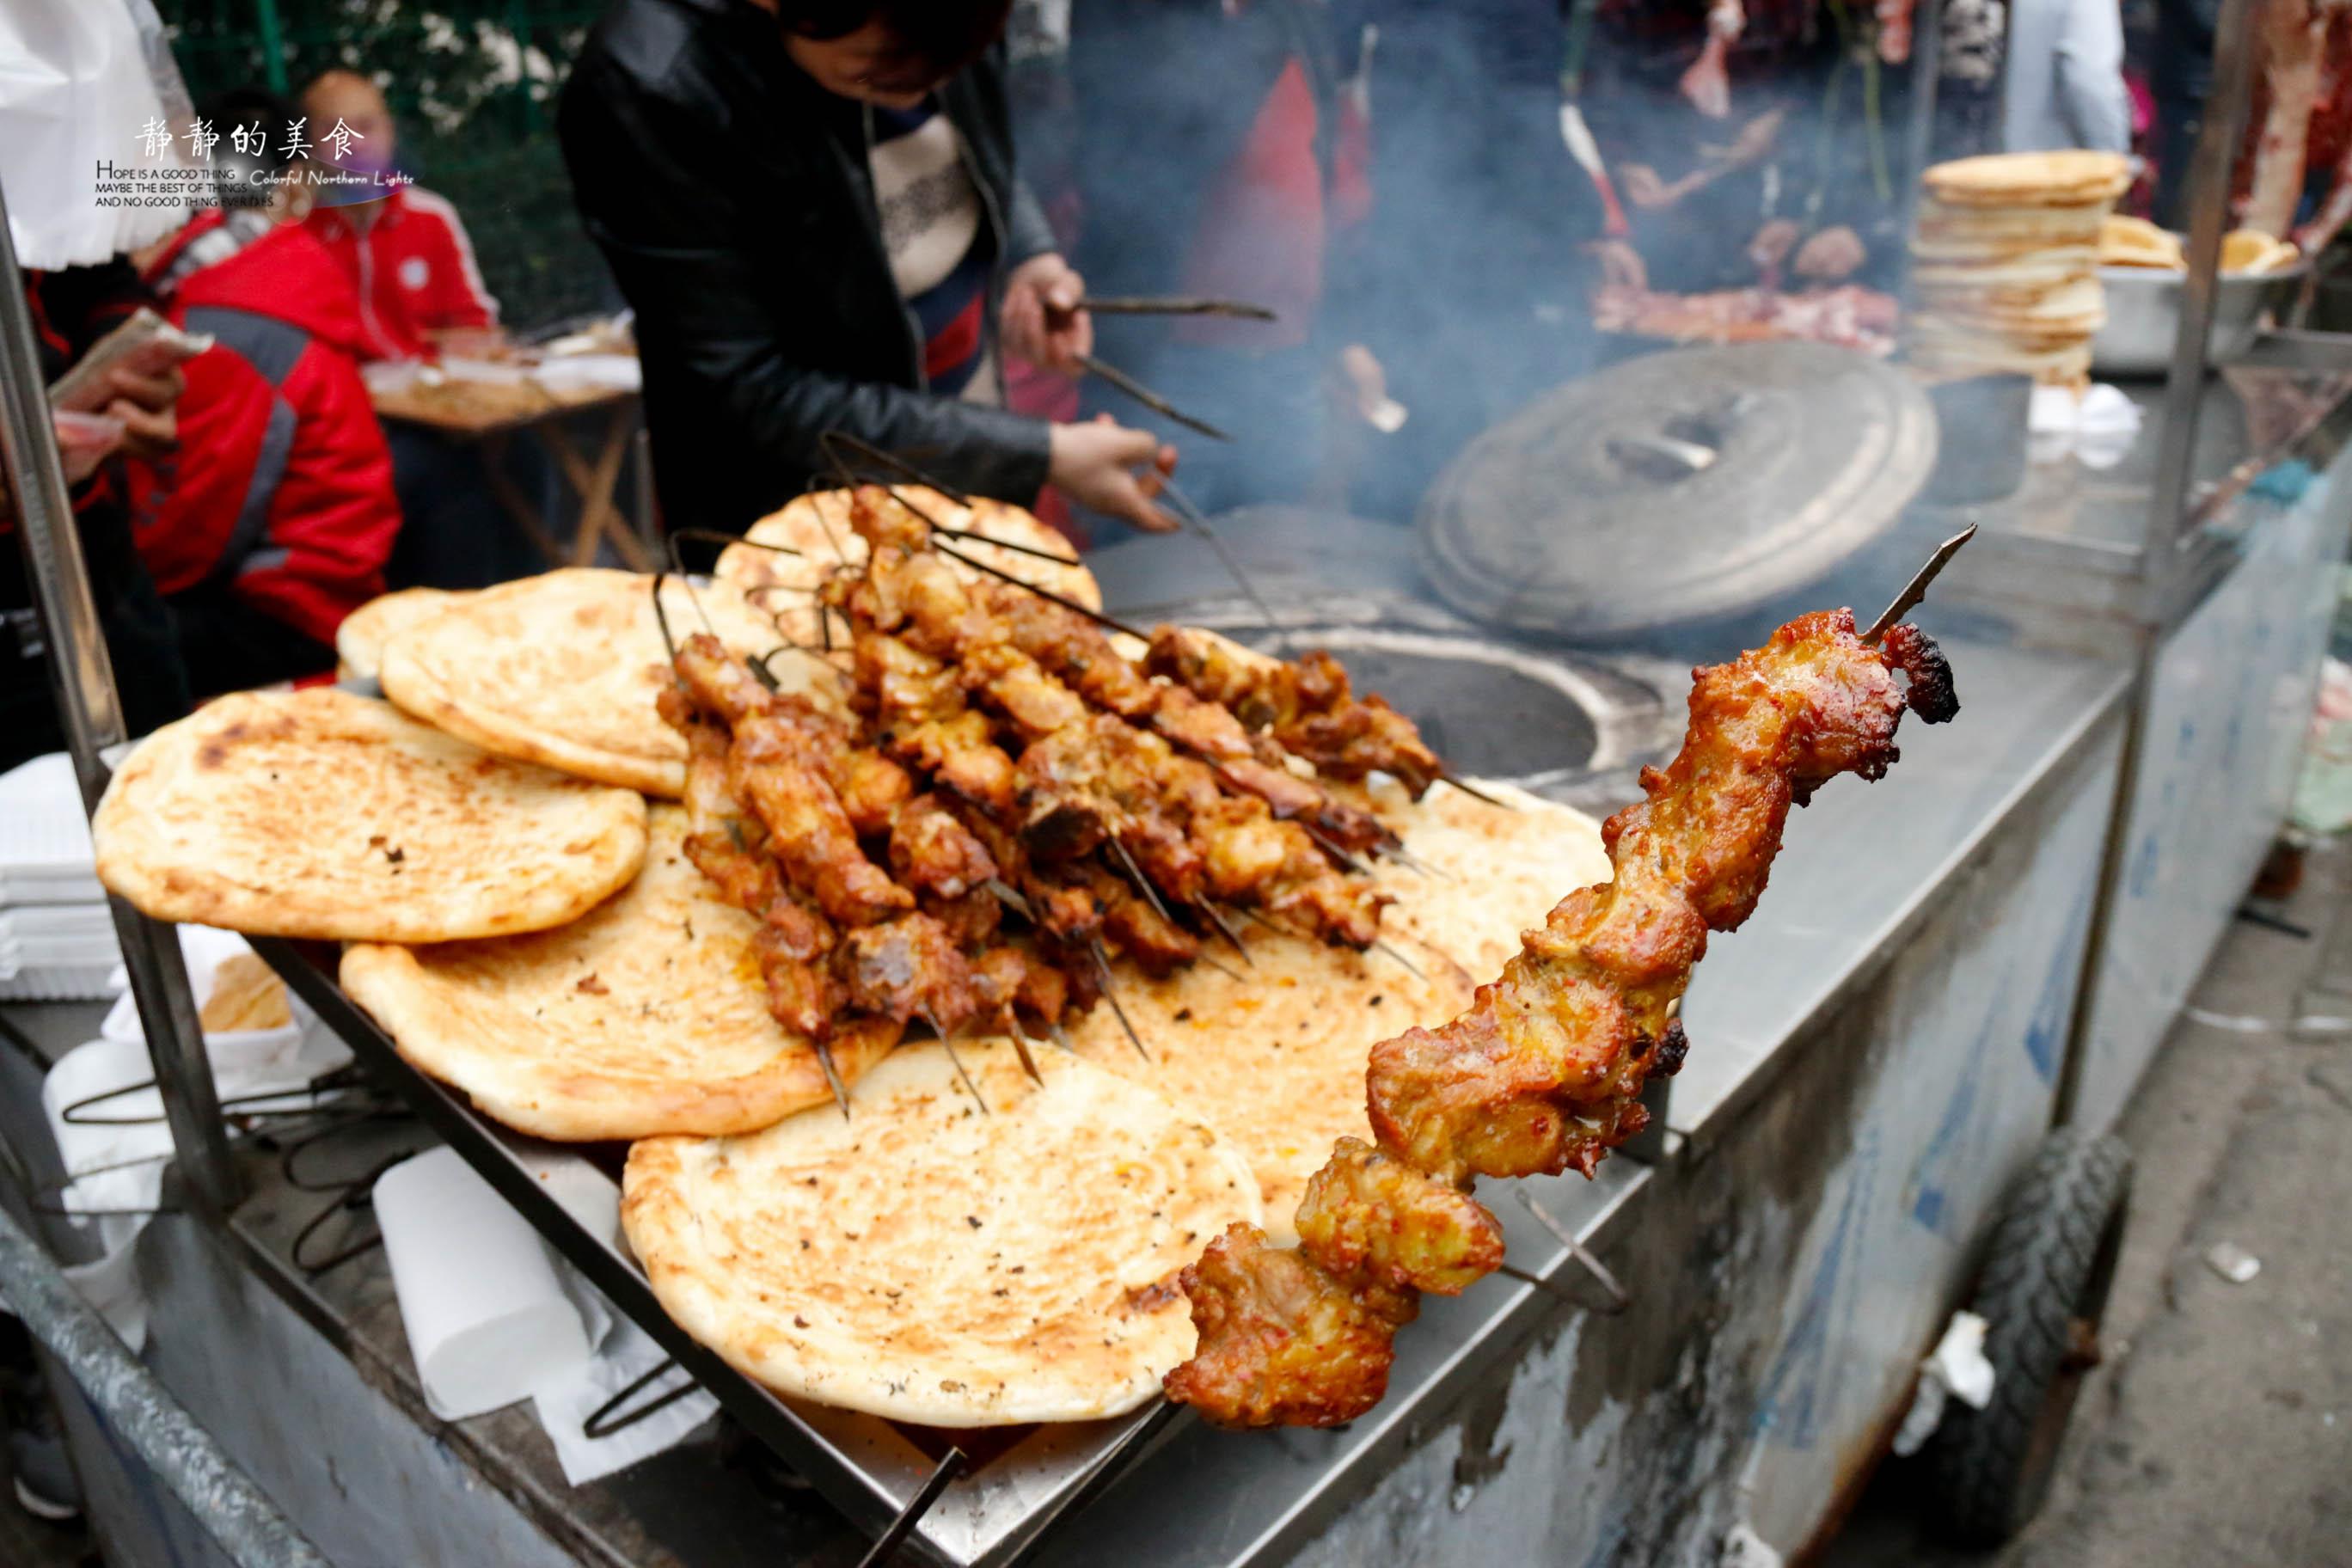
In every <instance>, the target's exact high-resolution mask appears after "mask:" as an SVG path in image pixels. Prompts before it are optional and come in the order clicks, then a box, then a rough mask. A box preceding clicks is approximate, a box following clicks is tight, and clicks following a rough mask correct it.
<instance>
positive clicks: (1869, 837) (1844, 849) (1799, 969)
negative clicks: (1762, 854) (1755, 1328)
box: [1667, 615, 2129, 1142]
mask: <svg viewBox="0 0 2352 1568" xmlns="http://www.w3.org/2000/svg"><path fill="white" fill-rule="evenodd" d="M1921 618H1922V620H1923V621H1925V622H1926V623H1927V624H1928V625H1929V626H1931V627H1932V626H1933V625H1934V622H1935V617H1934V616H1932V615H1929V616H1922V617H1921ZM1943 647H1944V651H1945V653H1946V654H1947V655H1948V657H1949V658H1950V659H1951V662H1952V670H1953V676H1954V679H1955V680H1956V681H1957V683H1958V688H1959V694H1960V712H1959V716H1958V718H1957V719H1955V720H1954V721H1952V722H1951V723H1949V724H1946V725H1943V726H1940V727H1934V728H1931V727H1930V726H1927V725H1925V724H1922V723H1920V722H1919V721H1917V720H1916V719H1907V720H1906V721H1905V723H1904V725H1903V729H1902V731H1901V737H1900V739H1901V744H1902V750H1903V756H1902V760H1901V761H1900V762H1898V763H1895V767H1894V770H1893V771H1892V772H1890V773H1888V774H1887V776H1886V777H1885V779H1883V780H1881V781H1879V782H1878V783H1876V784H1862V783H1860V782H1858V781H1856V780H1853V779H1839V780H1837V781H1836V782H1835V783H1833V784H1830V785H1829V786H1828V787H1827V788H1825V789H1824V790H1822V793H1821V794H1820V795H1818V796H1817V797H1816V798H1815V800H1814V803H1813V805H1811V807H1810V808H1808V809H1805V810H1801V811H1797V812H1793V813H1791V814H1790V820H1789V829H1788V835H1787V837H1786V840H1785V852H1784V853H1783V854H1782V855H1781V857H1780V859H1779V860H1778V861H1777V862H1775V863H1774V865H1773V868H1772V879H1771V884H1770V886H1769V889H1768V890H1767V891H1766V893H1765V895H1764V901H1763V903H1762V904H1761V905H1760V906H1759V909H1758V911H1757V914H1756V916H1755V918H1754V919H1753V920H1752V921H1749V922H1748V925H1747V926H1746V927H1745V928H1744V929H1742V930H1740V931H1735V932H1732V933H1730V934H1728V935H1721V936H1716V937H1712V938H1710V939H1709V940H1708V943H1707V953H1706V961H1705V962H1704V963H1701V964H1700V965H1699V967H1698V970H1697V973H1696V976H1695V978H1694V979H1693V981H1692V983H1691V989H1690V994H1689V996H1688V998H1687V999H1686V1000H1685V1003H1684V1005H1683V1022H1684V1026H1685V1029H1686V1030H1687V1031H1688V1033H1689V1035H1690V1040H1691V1051H1690V1058H1689V1060H1688V1061H1687V1062H1686V1063H1685V1066H1684V1068H1683V1070H1682V1073H1681V1075H1680V1076H1679V1077H1677V1078H1676V1079H1675V1080H1674V1098H1673V1100H1671V1102H1670V1110H1669V1113H1668V1117H1667V1125H1668V1126H1669V1128H1671V1129H1672V1130H1673V1131H1675V1132H1677V1133H1680V1134H1682V1135H1683V1136H1685V1137H1687V1138H1695V1139H1698V1140H1700V1141H1702V1142H1703V1141H1705V1139H1706V1137H1707V1135H1708V1134H1709V1132H1710V1131H1713V1130H1714V1129H1715V1128H1717V1127H1718V1126H1719V1125H1720V1124H1721V1123H1722V1122H1723V1121H1725V1120H1726V1119H1727V1118H1728V1117H1730V1116H1733V1115H1735V1114H1736V1113H1737V1112H1738V1109H1739V1108H1740V1107H1741V1106H1743V1105H1745V1104H1747V1103H1748V1101H1749V1100H1752V1099H1754V1098H1755V1096H1757V1095H1758V1094H1760V1093H1762V1092H1763V1091H1764V1089H1765V1086H1766V1084H1767V1083H1768V1082H1769V1076H1770V1075H1769V1070H1768V1069H1769V1066H1770V1063H1771V1060H1772V1058H1773V1057H1774V1056H1775V1054H1776V1053H1778V1052H1780V1051H1781V1050H1782V1049H1784V1048H1786V1047H1790V1046H1791V1045H1792V1044H1794V1043H1796V1042H1799V1041H1801V1039H1802V1038H1803V1037H1804V1036H1805V1034H1806V1032H1807V1030H1808V1028H1809V1027H1810V1026H1811V1025H1812V1024H1813V1023H1814V1022H1815V1021H1817V1020H1819V1019H1820V1018H1822V1017H1823V1016H1826V1015H1827V1014H1828V1013H1829V1012H1830V1011H1831V1010H1832V1008H1833V1007H1834V1006H1835V1005H1837V1003H1838V1002H1839V1001H1840V999H1842V998H1843V997H1845V996H1847V995H1851V994H1853V992H1854V991H1855V990H1857V989H1859V988H1860V987H1861V986H1862V985H1863V984H1865V983H1866V982H1867V981H1868V979H1869V977H1870V976H1871V974H1872V973H1874V972H1875V966H1876V964H1877V963H1878V962H1879V961H1880V960H1882V959H1884V958H1885V956H1886V955H1888V954H1890V953H1891V952H1894V951H1895V949H1896V948H1897V947H1898V946H1899V945H1900V944H1901V941H1902V937H1903V935H1904V933H1905V932H1906V931H1907V930H1908V929H1909V928H1910V926H1911V925H1912V923H1913V922H1914V921H1916V919H1918V918H1919V917H1920V916H1921V915H1922V914H1923V913H1924V912H1925V911H1926V910H1927V908H1928V907H1929V906H1930V905H1932V904H1933V902H1934V901H1935V900H1936V898H1937V894H1938V891H1939V890H1940V889H1941V888H1942V887H1943V886H1944V884H1945V882H1946V880H1947V879H1948V878H1949V877H1950V876H1951V875H1952V874H1953V873H1954V872H1955V871H1957V870H1958V868H1959V867H1960V866H1961V865H1962V864H1963V863H1964V862H1965V861H1966V860H1967V858H1968V856H1969V851H1970V850H1971V849H1972V848H1973V847H1975V846H1976V845H1978V844H1979V843H1981V842H1982V841H1983V840H1984V839H1985V838H1986V837H1989V836H1990V834H1991V833H1992V832H1993V831H1994V830H1995V829H1996V828H1997V827H1998V826H2000V822H2001V820H2002V819H2003V818H2004V817H2005V816H2007V814H2008V812H2009V811H2010V810H2011V808H2012V807H2014V806H2015V805H2017V804H2018V803H2019V802H2020V801H2021V800H2022V799H2023V798H2024V797H2025V796H2026V795H2029V794H2030V793H2031V792H2032V789H2033V787H2034V785H2035V784H2036V783H2037V782H2038V781H2039V780H2041V779H2042V778H2043V777H2044V776H2046V775H2047V774H2048V773H2050V772H2051V770H2053V768H2056V767H2058V766H2059V765H2061V764H2062V763H2063V762H2064V761H2065V760H2066V759H2067V758H2068V757H2070V756H2071V755H2073V754H2074V750H2075V748H2077V747H2079V746H2081V745H2083V744H2084V743H2085V742H2086V741H2087V739H2088V738H2089V736H2090V735H2091V733H2092V732H2093V731H2094V730H2095V728H2096V727H2097V725H2098V723H2099V721H2101V720H2102V719H2104V718H2105V717H2106V716H2107V715H2108V714H2110V713H2111V712H2114V711H2116V710H2117V704H2118V703H2119V702H2120V700H2121V699H2122V696H2123V691H2124V687H2125V685H2126V681H2127V679H2128V674H2129V672H2128V670H2127V668H2126V667H2125V666H2123V665H2121V664H2119V663H2106V662H2101V661H2094V660H2088V659H2071V658H2063V657H2062V656H2059V655H2055V654H2050V653H2042V652H2029V651H2023V650H2020V649H2017V648H2011V647H1998V646H1994V645H1990V644H1979V643H1973V642H1966V641H1962V640H1959V639H1958V638H1951V637H1947V638H1945V639H1944V641H1943Z"/></svg>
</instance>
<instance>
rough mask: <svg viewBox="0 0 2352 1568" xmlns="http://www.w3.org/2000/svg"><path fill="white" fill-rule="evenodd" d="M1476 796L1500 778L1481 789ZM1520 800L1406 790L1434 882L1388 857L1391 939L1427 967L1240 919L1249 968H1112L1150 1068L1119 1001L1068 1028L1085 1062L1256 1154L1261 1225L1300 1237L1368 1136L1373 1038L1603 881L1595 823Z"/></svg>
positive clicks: (1493, 965)
mask: <svg viewBox="0 0 2352 1568" xmlns="http://www.w3.org/2000/svg"><path fill="white" fill-rule="evenodd" d="M1481 787H1482V788H1492V787H1495V786H1487V785H1482V786H1481ZM1499 793H1504V794H1506V795H1507V796H1508V797H1509V798H1511V799H1512V800H1514V801H1515V802H1517V804H1519V805H1521V806H1522V809H1520V810H1518V811H1510V810H1506V809H1502V808H1499V807H1496V806H1491V805H1484V804H1483V803H1481V802H1479V801H1476V800H1475V799H1473V798H1472V797H1470V796H1469V795H1464V794H1462V793H1461V792H1460V791H1458V790H1453V789H1448V788H1444V787H1443V786H1440V787H1439V788H1436V789H1433V790H1432V791H1431V792H1430V794H1429V795H1428V796H1427V797H1425V798H1424V799H1423V802H1422V803H1421V804H1420V805H1405V804H1404V802H1403V795H1402V792H1397V793H1396V794H1395V795H1392V796H1391V797H1390V798H1389V799H1388V800H1387V801H1385V802H1384V805H1385V806H1386V807H1387V808H1388V809H1385V810H1384V811H1383V815H1384V816H1387V817H1388V819H1389V820H1390V822H1391V824H1392V825H1393V826H1396V827H1397V828H1398V829H1399V830H1400V832H1401V834H1402V837H1403V838H1404V841H1405V845H1406V847H1407V848H1408V849H1410V850H1411V851H1412V854H1413V855H1414V856H1415V857H1416V858H1419V859H1421V860H1423V861H1424V862H1426V863H1427V864H1429V865H1430V866H1431V867H1432V868H1433V869H1434V870H1435V871H1436V872H1438V873H1439V874H1438V875H1433V876H1428V877H1415V876H1413V875H1412V873H1410V872H1408V871H1405V870H1402V869H1401V868H1395V867H1394V866H1393V865H1391V866H1390V867H1389V868H1386V869H1384V870H1383V871H1382V873H1381V885H1382V887H1384V888H1385V889H1387V890H1388V891H1390V892H1391V893H1393V894H1395V895H1396V897H1397V902H1395V903H1394V904H1391V906H1390V907H1389V908H1388V910H1386V911H1384V913H1383V914H1382V916H1381V931H1382V934H1383V938H1384V940H1385V941H1387V942H1389V943H1390V944H1391V946H1393V947H1395V948H1396V949H1397V950H1398V951H1400V952H1402V953H1404V954H1405V956H1406V957H1407V958H1408V959H1409V960H1410V961H1411V962H1412V964H1413V965H1414V966H1415V967H1416V968H1418V969H1419V970H1420V971H1421V974H1420V975H1418V976H1417V975H1415V974H1413V973H1412V971H1410V970H1408V969H1406V968H1405V967H1404V965H1403V964H1402V963H1399V962H1398V961H1397V959H1396V958H1395V957H1394V956H1392V955H1391V954H1389V953H1384V952H1379V951H1377V950H1375V951H1373V952H1366V953H1357V952H1349V951H1348V950H1346V949H1344V948H1336V947H1331V946H1328V945H1327V944H1325V943H1322V942H1310V941H1307V940H1305V939H1302V938H1297V937H1286V936H1280V935H1276V934H1275V933H1273V932H1270V931H1266V930H1265V928H1264V927H1262V926H1257V925H1251V924H1242V925H1237V926H1236V928H1235V930H1236V933H1237V934H1238V935H1240V936H1241V937H1242V939H1243V940H1244V942H1246V943H1247V945H1248V948H1249V952H1250V957H1251V959H1252V961H1253V963H1252V966H1251V967H1247V968H1243V967H1241V965H1240V961H1239V960H1238V959H1236V958H1234V957H1233V956H1232V955H1231V954H1230V953H1226V954H1223V955H1221V956H1220V962H1222V963H1226V964H1228V965H1230V966H1232V967H1234V969H1236V970H1237V971H1238V973H1239V975H1240V978H1239V979H1235V978H1234V976H1233V975H1229V974H1223V973H1219V972H1218V971H1217V969H1216V968H1215V967H1214V966H1213V965H1211V964H1207V963H1199V964H1194V965H1192V966H1191V967H1190V968H1187V969H1184V970H1181V971H1179V972H1178V973H1174V974H1171V975H1170V976H1169V977H1168V978H1166V979H1164V980H1154V979H1152V978H1150V976H1148V975H1146V974H1144V973H1142V972H1140V971H1139V970H1135V969H1133V968H1131V967H1129V966H1125V965H1121V966H1119V967H1118V969H1116V970H1115V971H1114V976H1115V984H1116V985H1117V988H1118V999H1119V1004H1120V1005H1121V1006H1123V1007H1124V1008H1125V1009H1126V1010H1127V1016H1128V1018H1129V1021H1130V1022H1131V1023H1132V1024H1133V1025H1134V1026H1135V1030H1136V1034H1137V1036H1138V1037H1139V1038H1140V1039H1141V1040H1142V1042H1143V1046H1144V1049H1145V1050H1146V1051H1148V1052H1150V1060H1148V1061H1147V1060H1145V1059H1144V1058H1143V1057H1142V1056H1140V1055H1139V1054H1138V1053H1137V1051H1136V1049H1135V1046H1134V1044H1133V1043H1132V1042H1130V1041H1129V1039H1128V1037H1127V1033H1126V1031H1125V1030H1124V1029H1122V1028H1121V1027H1120V1026H1119V1022H1118V1016H1117V1015H1116V1014H1114V1013H1113V1012H1112V1011H1111V1009H1110V1007H1109V1006H1108V1005H1107V1004H1106V1005H1102V1006H1098V1007H1097V1008H1096V1009H1095V1010H1094V1011H1093V1012H1092V1013H1090V1014H1088V1015H1087V1016H1086V1017H1085V1018H1083V1019H1081V1020H1080V1021H1079V1022H1078V1023H1077V1024H1076V1026H1073V1027H1072V1028H1071V1029H1070V1031H1069V1032H1070V1037H1071V1041H1072V1044H1073V1045H1075V1046H1076V1048H1077V1049H1078V1051H1079V1053H1080V1054H1081V1055H1083V1056H1084V1057H1085V1058H1087V1060H1088V1061H1091V1062H1094V1063H1096V1064H1097V1065H1098V1066H1100V1067H1103V1068H1108V1069H1109V1070H1110V1071H1112V1072H1115V1073H1118V1074H1119V1075H1120V1076H1122V1077H1125V1078H1131V1079H1135V1080H1136V1081H1138V1082H1139V1083H1145V1084H1149V1085H1150V1086H1151V1087H1152V1088H1154V1089H1158V1090H1159V1091H1160V1092H1161V1093H1162V1094H1165V1095H1166V1096H1167V1097H1168V1098H1169V1099H1170V1100H1174V1101H1175V1102H1176V1103H1177V1104H1178V1105H1179V1106H1181V1107H1182V1108H1183V1109H1184V1110H1188V1111H1190V1112H1192V1114H1194V1115H1196V1116H1198V1117H1200V1118H1201V1120H1202V1121H1206V1122H1207V1123H1209V1124H1210V1125H1211V1126H1213V1127H1214V1128H1216V1129H1217V1131H1220V1132H1222V1133H1223V1134H1224V1135H1225V1136H1226V1137H1227V1138H1229V1139H1231V1140H1233V1142H1234V1145H1235V1146H1236V1147H1237V1148H1239V1149H1240V1150H1241V1152H1243V1153H1244V1155H1245V1156H1246V1157H1247V1158H1248V1160H1249V1163H1250V1169H1251V1170H1252V1171H1253V1172H1254V1173H1255V1174H1256V1176H1257V1183H1258V1188H1259V1191H1260V1192H1262V1193H1263V1194H1265V1212H1266V1229H1267V1231H1268V1233H1269V1234H1271V1235H1272V1236H1274V1237H1275V1238H1276V1240H1277V1241H1278V1242H1283V1243H1287V1242H1289V1241H1290V1240H1292V1239H1294V1238H1295V1237H1296V1231H1295V1229H1294V1226H1293V1218H1294V1215H1295V1214H1296V1211H1297V1207H1298V1200H1299V1197H1300V1195H1301V1194H1302V1193H1303V1192H1304V1190H1305V1188H1306V1185H1307V1178H1308V1177H1309V1176H1312V1175H1313V1174H1314V1173H1316V1171H1318V1169H1320V1168H1321V1166H1322V1164H1323V1162H1324V1161H1325V1160H1326V1159H1327V1158H1328V1157H1329V1155H1330V1152H1331V1145H1332V1143H1333V1142H1335V1141H1336V1140H1338V1139H1339V1138H1343V1137H1350V1138H1364V1139H1369V1138H1370V1136H1371V1129H1370V1123H1369V1121H1367V1119H1366V1116H1365V1110H1364V1068H1365V1064H1366V1062H1367V1061H1368V1059H1369V1058H1370V1053H1371V1048H1372V1047H1373V1046H1374V1045H1375V1044H1376V1043H1378V1042H1379V1041H1381V1040H1384V1039H1387V1038H1388V1037H1391V1036H1392V1035H1398V1034H1402V1033H1403V1032H1404V1031H1405V1030H1406V1029H1408V1028H1411V1027H1412V1026H1415V1025H1420V1026H1423V1027H1434V1026H1437V1025H1439V1024H1443V1023H1444V1022H1445V1021H1446V1020H1448V1019H1450V1018H1452V1017H1454V1016H1455V1015H1456V1014H1458V1013H1460V1012H1461V1011H1462V1010H1463V1009H1464V1008H1465V1007H1467V1006H1468V1005H1470V1001H1471V997H1472V995H1473V994H1474V993H1475V990H1476V988H1477V986H1478V985H1479V984H1481V983H1484V982H1486V981H1489V980H1492V979H1494V978H1495V976H1496V974H1497V973H1500V972H1501V969H1502V966H1503V963H1504V961H1505V960H1506V959H1507V958H1509V957H1510V956H1511V954H1512V953H1514V952H1517V951H1518V946H1519V932H1520V931H1523V930H1525V929H1527V928H1528V927H1529V926H1534V925H1539V924H1541V923H1542V921H1543V917H1544V915H1545V914H1546V912H1548V911H1549V910H1550V909H1551V907H1552V905H1554V904H1556V903H1558V902H1559V900H1561V899H1563V898H1565V897H1567V896H1568V894H1569V893H1570V892H1572V891H1573V890H1575V889H1578V888H1581V887H1584V886H1586V885H1587V884H1589V883H1592V882H1597V881H1602V880H1605V879H1607V878H1608V877H1609V876H1610V874H1611V869H1610V864H1609V858H1608V856H1607V854H1606V853H1604V852H1603V851H1602V849H1601V833H1600V828H1599V826H1598V825H1597V824H1595V823H1594V822H1593V821H1592V819H1591V817H1588V816H1584V815H1582V814H1581V813H1580V812H1575V811H1570V809H1568V808H1567V807H1566V806H1560V805H1551V804H1550V803H1549V802H1546V801H1542V800H1539V799H1538V798H1537V797H1535V796H1533V795H1525V794H1523V793H1521V792H1518V791H1500V792H1499Z"/></svg>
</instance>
